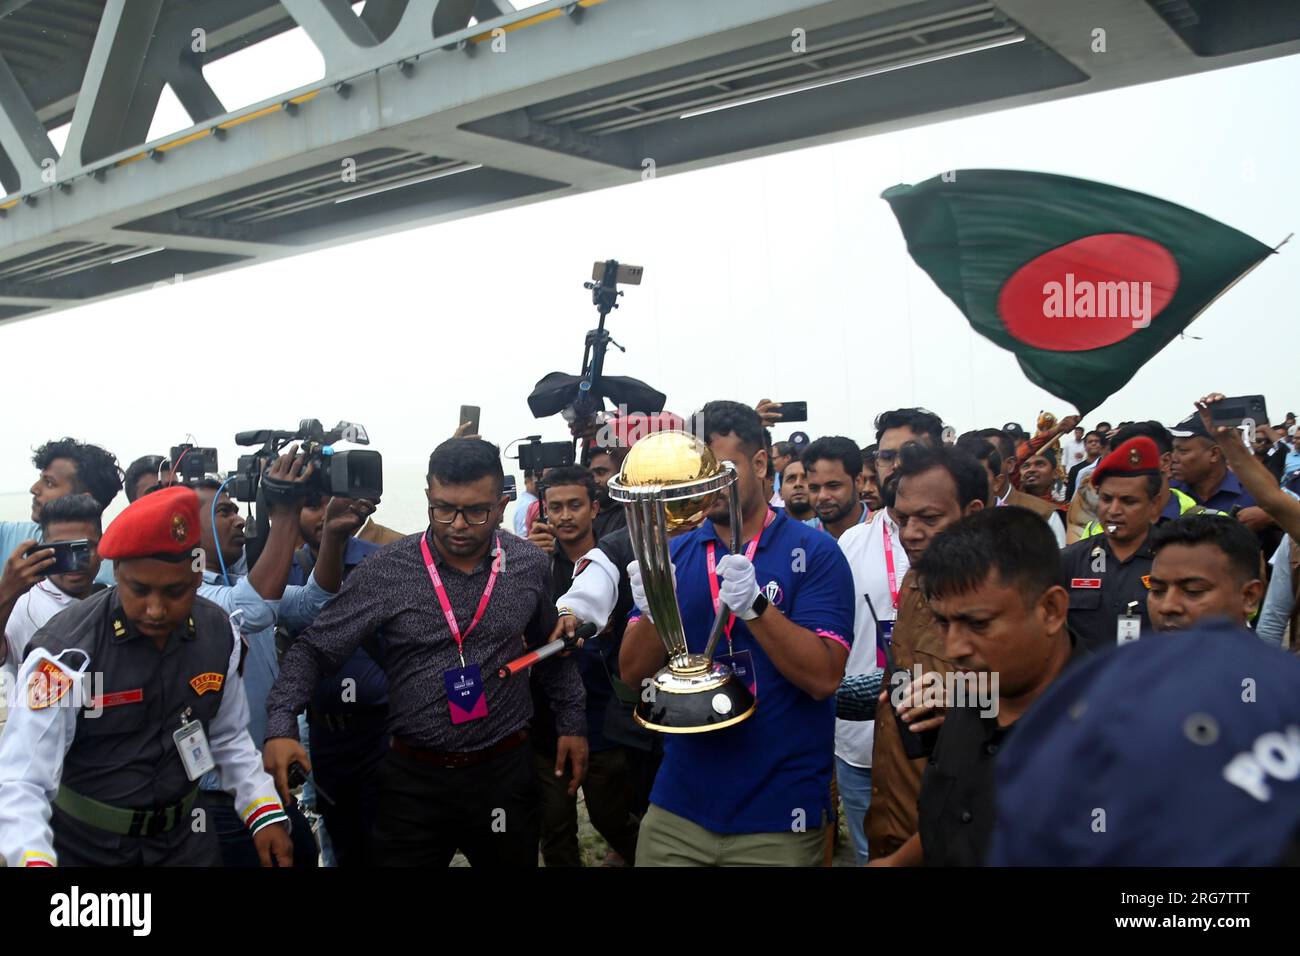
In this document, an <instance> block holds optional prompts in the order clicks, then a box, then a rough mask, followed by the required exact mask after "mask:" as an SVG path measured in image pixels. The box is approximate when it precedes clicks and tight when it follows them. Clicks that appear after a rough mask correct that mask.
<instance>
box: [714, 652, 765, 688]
mask: <svg viewBox="0 0 1300 956" xmlns="http://www.w3.org/2000/svg"><path fill="white" fill-rule="evenodd" d="M717 660H718V663H719V664H726V665H727V666H728V667H730V668H731V672H732V673H733V674H735V675H736V680H738V681H740V682H741V683H742V684H744V685H745V686H746V687H748V688H749V693H750V695H751V696H753V697H754V698H755V699H757V697H758V675H757V674H755V673H754V658H753V657H752V656H751V655H750V653H749V651H736V652H735V653H734V654H720V655H718V659H717Z"/></svg>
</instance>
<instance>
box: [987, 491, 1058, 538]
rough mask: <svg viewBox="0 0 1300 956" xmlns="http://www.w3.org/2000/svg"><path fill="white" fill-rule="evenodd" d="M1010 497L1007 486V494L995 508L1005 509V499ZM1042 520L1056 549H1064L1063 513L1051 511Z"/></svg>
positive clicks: (999, 500)
mask: <svg viewBox="0 0 1300 956" xmlns="http://www.w3.org/2000/svg"><path fill="white" fill-rule="evenodd" d="M1010 497H1011V486H1010V485H1007V493H1006V494H1005V495H1003V496H1002V497H1001V498H999V499H998V504H997V507H999V508H1002V507H1005V506H1006V503H1007V499H1008V498H1010ZM1043 520H1044V521H1046V522H1047V526H1048V527H1049V528H1051V529H1052V536H1053V537H1054V538H1056V546H1057V547H1058V548H1064V547H1065V544H1066V540H1067V539H1066V536H1065V514H1064V512H1061V511H1053V512H1052V513H1051V514H1050V515H1048V516H1047V517H1046V518H1044V519H1043Z"/></svg>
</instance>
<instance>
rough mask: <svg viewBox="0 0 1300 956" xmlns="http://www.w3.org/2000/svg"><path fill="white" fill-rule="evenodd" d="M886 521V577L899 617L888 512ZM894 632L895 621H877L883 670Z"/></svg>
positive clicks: (878, 655) (878, 652) (879, 660)
mask: <svg viewBox="0 0 1300 956" xmlns="http://www.w3.org/2000/svg"><path fill="white" fill-rule="evenodd" d="M880 520H881V521H883V522H885V523H884V524H883V525H881V527H880V531H881V534H882V536H883V537H884V539H885V577H887V578H888V579H889V600H890V602H891V603H892V604H893V607H894V618H895V619H897V617H898V572H897V571H895V570H894V542H893V540H892V539H891V538H890V536H889V516H888V515H887V514H886V515H884V516H882V517H881V519H880ZM893 634H894V622H893V621H877V622H876V666H877V667H879V668H881V669H882V670H883V669H884V668H885V666H886V665H887V661H886V659H885V645H887V644H888V643H889V642H890V641H891V640H892V639H893Z"/></svg>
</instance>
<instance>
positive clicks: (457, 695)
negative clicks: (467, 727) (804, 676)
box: [442, 664, 488, 724]
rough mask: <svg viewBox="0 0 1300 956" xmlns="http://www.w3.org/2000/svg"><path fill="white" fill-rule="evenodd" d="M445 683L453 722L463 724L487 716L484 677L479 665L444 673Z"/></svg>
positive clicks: (457, 668) (448, 706)
mask: <svg viewBox="0 0 1300 956" xmlns="http://www.w3.org/2000/svg"><path fill="white" fill-rule="evenodd" d="M442 680H443V683H445V684H446V685H447V708H448V709H449V710H450V711H451V722H452V723H453V724H463V723H466V722H468V721H471V720H479V719H480V718H483V717H486V716H487V712H488V710H487V698H486V697H484V696H483V676H482V675H481V674H480V673H479V667H478V665H477V664H469V665H467V666H465V667H456V668H453V669H451V670H449V671H444V672H443V675H442Z"/></svg>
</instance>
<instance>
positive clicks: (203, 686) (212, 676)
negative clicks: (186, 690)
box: [190, 671, 226, 697]
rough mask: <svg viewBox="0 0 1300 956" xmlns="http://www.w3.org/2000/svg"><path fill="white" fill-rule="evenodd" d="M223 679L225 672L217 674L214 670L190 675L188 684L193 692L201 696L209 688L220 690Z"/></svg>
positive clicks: (224, 678)
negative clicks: (193, 675)
mask: <svg viewBox="0 0 1300 956" xmlns="http://www.w3.org/2000/svg"><path fill="white" fill-rule="evenodd" d="M225 681H226V675H225V674H218V673H217V672H216V671H208V672H207V673H205V674H199V675H197V676H195V677H191V678H190V686H191V687H193V688H194V693H196V694H198V695H199V696H200V697H202V696H203V695H204V694H206V693H207V692H208V691H210V690H221V685H222V684H223V683H225Z"/></svg>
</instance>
